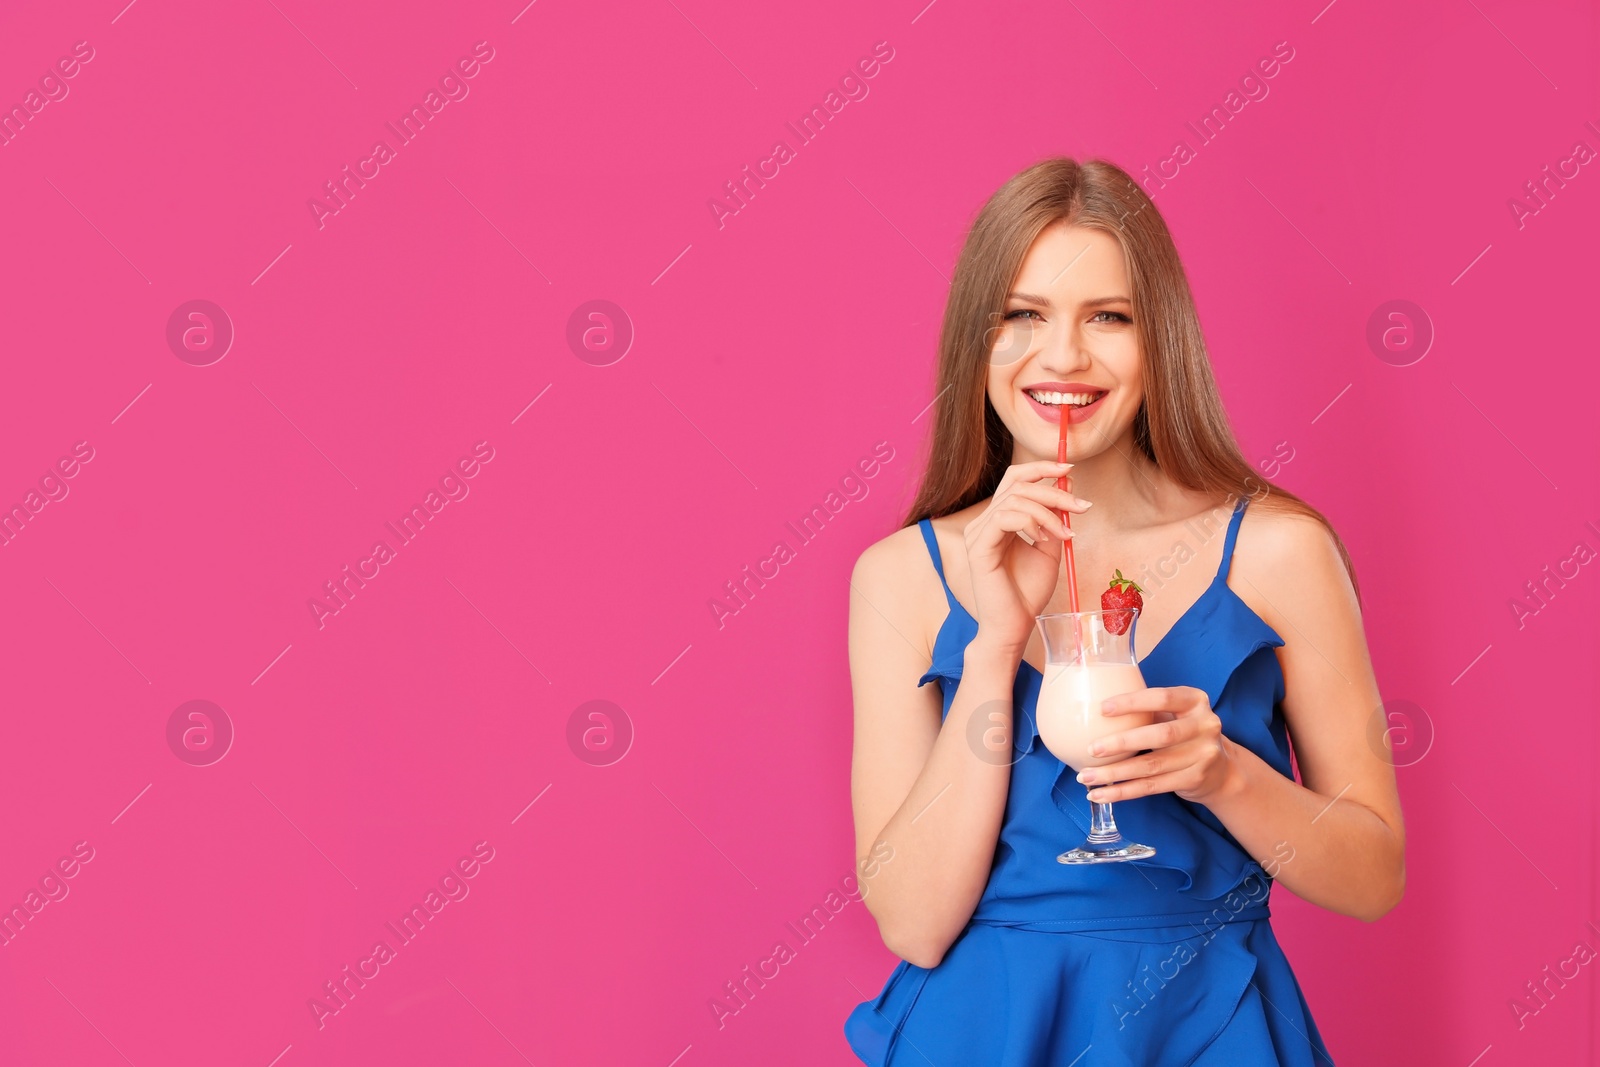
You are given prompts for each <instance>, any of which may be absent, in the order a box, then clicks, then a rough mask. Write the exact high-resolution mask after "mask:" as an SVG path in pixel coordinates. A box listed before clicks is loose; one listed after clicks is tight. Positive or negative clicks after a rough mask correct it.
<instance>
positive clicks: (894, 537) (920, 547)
mask: <svg viewBox="0 0 1600 1067" xmlns="http://www.w3.org/2000/svg"><path fill="white" fill-rule="evenodd" d="M850 595H851V603H852V605H853V606H854V607H856V608H865V609H866V610H867V613H868V614H870V615H877V616H881V619H882V621H884V622H887V623H888V624H889V625H891V626H893V627H894V628H895V629H897V630H899V631H900V632H901V633H902V634H905V635H907V636H911V637H913V638H914V639H917V638H920V637H924V636H926V632H927V629H928V627H927V622H928V620H929V619H931V618H933V616H934V614H935V613H936V612H937V611H938V609H939V608H940V607H942V606H943V604H944V593H943V590H942V588H941V586H940V585H939V576H938V574H937V573H935V571H934V569H933V561H932V559H931V558H930V557H929V555H928V546H927V545H926V544H925V543H924V542H923V540H922V531H921V530H919V529H918V528H917V526H916V525H915V524H912V525H910V526H905V527H902V528H901V529H898V530H896V531H894V532H893V533H891V534H889V535H888V536H887V537H884V538H882V539H881V540H879V541H875V542H873V543H872V544H871V545H868V546H867V548H866V549H865V550H864V551H863V552H862V553H861V555H860V556H859V557H857V559H856V563H855V567H854V569H853V570H852V571H851V573H850ZM926 643H929V644H930V645H931V641H929V642H926Z"/></svg>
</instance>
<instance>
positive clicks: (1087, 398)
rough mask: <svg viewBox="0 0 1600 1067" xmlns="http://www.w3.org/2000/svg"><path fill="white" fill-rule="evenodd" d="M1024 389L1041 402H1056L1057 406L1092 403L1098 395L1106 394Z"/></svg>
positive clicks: (1078, 405)
mask: <svg viewBox="0 0 1600 1067" xmlns="http://www.w3.org/2000/svg"><path fill="white" fill-rule="evenodd" d="M1024 391H1025V392H1026V393H1027V394H1028V395H1029V396H1031V397H1033V398H1034V399H1035V400H1037V401H1038V402H1039V403H1041V404H1054V405H1057V406H1059V405H1061V404H1067V405H1070V406H1072V407H1075V408H1081V407H1083V406H1084V405H1086V404H1092V403H1094V401H1095V399H1096V398H1097V397H1100V396H1103V395H1104V394H1103V393H1046V392H1041V391H1039V390H1036V389H1028V390H1024Z"/></svg>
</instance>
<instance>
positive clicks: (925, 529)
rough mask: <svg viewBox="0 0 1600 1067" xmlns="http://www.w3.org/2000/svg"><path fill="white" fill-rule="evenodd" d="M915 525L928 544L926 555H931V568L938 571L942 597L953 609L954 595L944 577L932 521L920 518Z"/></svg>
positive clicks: (937, 540) (954, 603)
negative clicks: (942, 588)
mask: <svg viewBox="0 0 1600 1067" xmlns="http://www.w3.org/2000/svg"><path fill="white" fill-rule="evenodd" d="M917 527H918V528H919V529H920V530H921V531H922V540H923V541H924V542H926V543H927V545H928V555H930V556H932V557H933V569H934V570H935V571H937V572H938V573H939V584H940V585H942V586H944V598H945V600H947V601H949V602H950V607H951V608H952V609H953V608H955V606H956V595H955V594H954V593H952V592H951V591H950V583H949V582H947V581H945V579H944V560H943V559H942V558H941V557H940V555H939V539H938V538H937V537H935V536H934V533H933V522H932V520H930V519H921V520H919V521H918V522H917Z"/></svg>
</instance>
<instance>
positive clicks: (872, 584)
mask: <svg viewBox="0 0 1600 1067" xmlns="http://www.w3.org/2000/svg"><path fill="white" fill-rule="evenodd" d="M1035 467H1039V468H1048V472H1047V473H1048V475H1049V477H1050V478H1053V477H1054V476H1055V475H1056V474H1057V473H1059V468H1058V467H1057V465H1055V464H1050V463H1039V464H1021V465H1018V466H1016V467H1012V468H1011V469H1010V470H1009V471H1008V472H1007V475H1006V478H1005V480H1003V481H1002V482H1001V486H1000V488H998V489H997V490H996V493H995V498H994V502H993V503H991V504H990V506H989V509H988V510H986V511H985V512H984V513H983V514H981V515H980V516H978V518H976V519H974V520H973V522H972V524H971V525H970V526H969V527H968V530H967V534H966V542H967V555H968V564H969V570H970V573H971V577H972V581H973V595H974V598H975V600H977V601H978V611H977V615H978V616H979V628H978V634H977V636H976V637H975V638H974V639H973V640H972V642H971V643H970V644H969V645H968V646H967V649H966V653H965V660H964V664H963V669H962V678H961V684H960V687H959V688H958V689H957V690H956V696H955V699H954V701H953V702H952V705H951V708H950V714H949V716H948V717H946V718H945V720H944V721H943V723H941V722H940V719H939V715H940V710H941V708H942V706H943V705H942V702H941V700H940V697H939V694H938V692H936V691H935V690H934V689H933V688H932V687H931V686H924V687H921V688H919V687H918V686H917V678H918V677H919V676H920V675H921V674H922V673H923V672H924V671H925V670H926V669H927V666H928V661H929V653H928V651H927V648H926V647H925V646H926V645H927V643H928V637H927V630H928V627H927V624H926V619H927V604H928V601H927V598H926V596H925V595H919V592H918V591H919V590H920V591H922V592H923V593H926V591H927V589H928V579H929V578H931V577H932V567H931V565H930V564H929V562H928V561H927V560H926V558H925V557H926V553H925V552H922V551H921V549H920V546H914V545H913V544H912V541H911V539H912V538H913V537H914V536H915V535H914V534H912V533H910V532H909V528H908V531H902V533H903V534H905V536H902V537H899V538H889V539H886V540H885V541H883V542H880V543H879V544H876V545H874V546H872V547H871V548H869V549H868V550H867V551H866V552H864V553H863V554H862V556H861V558H860V560H859V561H858V562H857V564H856V567H855V571H854V573H853V574H852V576H851V596H850V676H851V684H852V690H853V697H854V703H855V742H854V752H853V757H852V763H851V797H852V802H853V805H854V809H855V828H856V856H857V859H858V870H859V871H860V872H861V873H860V878H859V881H860V883H861V886H862V891H863V894H864V900H865V901H866V903H867V907H868V909H869V910H870V911H871V912H872V915H873V917H874V918H875V919H876V920H877V922H878V929H879V932H880V933H881V935H882V936H883V942H884V944H885V945H886V946H888V948H889V949H890V951H892V952H894V953H895V955H897V956H899V957H901V958H902V959H904V960H907V961H908V962H910V963H913V964H916V965H917V966H919V967H928V968H931V967H934V966H936V965H937V964H938V963H939V961H940V960H941V959H942V958H943V957H944V954H945V952H946V950H948V949H949V947H950V945H951V944H952V943H953V942H954V941H955V939H956V937H957V936H959V935H960V933H961V930H962V929H963V928H964V927H965V926H966V924H967V920H968V919H970V918H971V917H972V913H973V911H974V910H975V909H976V908H977V905H978V900H979V898H980V897H981V896H982V894H983V889H984V886H985V885H986V884H987V882H988V878H989V870H990V868H991V866H992V865H993V862H994V850H995V844H996V842H997V841H998V840H999V836H1000V823H1001V818H1002V816H1003V814H1004V812H1005V803H1006V793H1007V790H1008V789H1009V787H1010V782H1011V762H1012V757H1011V723H1012V717H1011V697H1012V688H1013V686H1014V684H1015V681H1016V672H1017V667H1018V665H1019V663H1020V661H1021V658H1022V651H1023V648H1024V647H1025V646H1026V644H1027V639H1028V636H1029V634H1030V632H1031V630H1032V626H1033V615H1034V614H1036V613H1037V612H1038V611H1039V610H1040V609H1042V607H1043V605H1044V603H1045V602H1047V601H1048V600H1049V597H1050V593H1051V592H1052V591H1053V590H1054V588H1055V579H1056V575H1057V573H1058V572H1059V567H1060V558H1061V545H1060V539H1061V538H1062V537H1063V536H1070V534H1069V533H1068V531H1066V529H1065V528H1064V525H1063V524H1062V522H1061V520H1060V518H1059V517H1058V516H1057V515H1056V514H1055V512H1054V511H1053V510H1052V508H1059V507H1062V506H1065V507H1067V508H1068V509H1069V510H1073V511H1081V510H1083V507H1085V506H1087V505H1083V504H1081V502H1078V501H1077V500H1076V499H1075V498H1073V497H1070V496H1068V495H1067V494H1065V493H1063V492H1061V491H1060V490H1057V489H1055V488H1054V486H1053V485H1051V484H1049V483H1048V481H1047V480H1046V479H1045V478H1044V477H1043V474H1044V473H1046V472H1045V471H1034V470H1033V469H1032V468H1035ZM1029 475H1033V476H1035V477H1033V478H1032V480H1024V479H1025V478H1027V476H1029ZM1041 526H1042V527H1043V532H1046V533H1048V534H1049V535H1050V536H1049V537H1048V539H1047V540H1046V539H1043V538H1041V529H1040V528H1041ZM1018 530H1028V531H1031V535H1030V536H1032V537H1033V538H1034V539H1035V541H1036V542H1037V544H1036V545H1034V546H1030V545H1028V544H1026V542H1024V541H1021V540H1019V539H1018V538H1017V537H1016V536H1015V534H1016V531H1018ZM917 541H919V542H920V538H917ZM914 548H915V551H913V549H914ZM941 600H942V597H941ZM919 609H920V611H919ZM919 644H920V645H921V646H923V647H919ZM974 720H976V721H974Z"/></svg>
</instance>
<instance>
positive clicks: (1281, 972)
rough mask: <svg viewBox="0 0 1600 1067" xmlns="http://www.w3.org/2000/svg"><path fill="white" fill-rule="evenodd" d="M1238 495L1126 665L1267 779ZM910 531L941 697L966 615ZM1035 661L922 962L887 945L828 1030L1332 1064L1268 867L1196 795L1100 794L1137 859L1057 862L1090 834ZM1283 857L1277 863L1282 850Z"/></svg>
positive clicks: (1267, 715) (1318, 1066)
mask: <svg viewBox="0 0 1600 1067" xmlns="http://www.w3.org/2000/svg"><path fill="white" fill-rule="evenodd" d="M1245 503H1246V501H1245V499H1244V498H1241V499H1240V500H1239V502H1238V504H1237V505H1235V507H1234V510H1233V516H1232V518H1231V520H1230V521H1229V523H1228V532H1227V538H1226V540H1225V541H1224V543H1223V551H1222V566H1221V567H1220V569H1219V570H1218V572H1217V576H1216V577H1215V578H1214V579H1213V580H1212V582H1211V585H1210V586H1209V587H1207V589H1206V591H1205V592H1204V593H1203V594H1201V596H1200V599H1199V600H1198V601H1196V602H1195V604H1194V605H1193V606H1192V607H1191V608H1190V609H1189V610H1188V611H1187V612H1185V613H1184V615H1183V616H1182V617H1181V618H1180V619H1179V620H1178V621H1177V622H1176V623H1175V624H1174V625H1173V627H1172V630H1171V631H1170V632H1169V633H1168V634H1167V635H1166V636H1165V637H1164V638H1162V640H1161V641H1160V642H1159V643H1158V644H1157V645H1156V647H1155V648H1154V649H1152V650H1151V651H1150V653H1149V654H1148V655H1147V656H1145V658H1144V659H1143V660H1141V661H1140V663H1139V669H1140V671H1141V673H1143V675H1144V679H1145V682H1146V683H1147V684H1148V685H1150V686H1152V687H1155V686H1174V685H1189V686H1194V687H1196V688H1198V689H1203V690H1204V691H1205V693H1206V695H1207V696H1208V697H1209V698H1210V700H1211V706H1212V708H1213V709H1215V711H1216V713H1217V715H1218V716H1219V717H1220V718H1221V720H1222V728H1223V732H1224V733H1225V734H1227V736H1228V737H1229V738H1230V739H1232V740H1233V741H1234V742H1235V743H1237V744H1240V745H1243V746H1244V747H1246V748H1248V749H1250V750H1251V751H1252V752H1254V753H1255V754H1256V755H1258V756H1260V757H1261V758H1262V759H1263V760H1265V761H1266V762H1267V763H1269V764H1271V765H1272V767H1273V768H1274V769H1275V770H1277V771H1278V772H1279V773H1281V774H1283V775H1284V776H1285V777H1289V776H1291V769H1290V764H1289V738H1288V731H1287V728H1286V726H1285V723H1284V718H1283V713H1282V710H1281V708H1280V706H1279V705H1280V704H1281V702H1282V700H1283V696H1284V681H1283V672H1282V670H1281V668H1280V667H1279V665H1278V659H1277V656H1276V655H1275V653H1274V652H1273V649H1275V648H1278V647H1280V646H1282V645H1283V643H1284V641H1283V638H1281V637H1279V636H1278V634H1277V633H1276V632H1275V631H1274V630H1273V629H1272V628H1271V627H1270V626H1268V625H1267V624H1266V622H1265V621H1263V620H1262V618H1261V617H1260V616H1259V615H1257V614H1256V613H1255V612H1254V611H1252V610H1251V609H1250V607H1249V606H1248V605H1246V604H1245V602H1244V601H1243V600H1241V599H1240V598H1239V597H1238V595H1237V594H1235V593H1234V592H1233V590H1231V589H1230V588H1229V587H1228V583H1227V576H1228V565H1229V563H1230V561H1231V560H1232V558H1233V547H1234V542H1235V540H1236V539H1237V537H1238V533H1239V520H1240V518H1241V517H1242V515H1243V514H1244V507H1245ZM920 525H921V527H922V536H923V539H924V540H925V541H926V542H927V544H928V551H929V552H930V553H931V554H932V556H933V565H934V568H935V569H936V570H937V571H938V572H939V580H940V582H942V583H944V590H945V598H946V599H947V600H948V601H949V603H950V613H949V615H948V616H947V617H946V619H945V622H944V625H943V626H942V627H940V630H939V634H938V636H937V638H936V639H935V641H934V648H933V666H932V667H931V668H930V669H929V670H928V672H927V673H926V674H925V675H923V676H922V679H921V681H920V682H919V683H918V684H919V685H922V684H926V683H928V682H930V681H935V680H937V681H938V682H939V687H940V689H941V690H942V691H943V694H944V713H945V714H946V715H948V714H949V712H950V705H951V702H952V701H953V699H954V697H955V692H956V687H957V686H958V685H959V684H960V682H961V670H962V663H963V652H964V650H965V648H966V646H967V644H968V643H969V642H970V641H971V640H972V638H973V637H974V636H975V635H976V634H977V629H978V624H977V621H976V620H975V619H973V618H972V616H971V615H969V614H968V613H967V612H966V610H965V609H964V608H963V607H962V606H961V604H960V603H959V602H958V601H957V600H956V598H955V596H954V595H953V594H952V593H951V592H950V586H949V583H948V582H945V578H944V565H943V562H942V561H941V559H940V557H939V545H938V542H937V541H936V540H935V539H934V534H933V527H932V525H931V524H930V523H929V522H928V520H926V519H924V520H923V521H922V522H921V524H920ZM1040 681H1041V677H1040V675H1039V672H1038V670H1037V669H1035V668H1034V667H1033V666H1032V665H1031V664H1029V663H1027V662H1026V661H1023V663H1022V664H1021V666H1020V667H1019V669H1018V673H1017V679H1016V684H1015V687H1014V689H1013V698H1014V699H1013V704H1012V706H1013V708H1014V709H1015V710H1014V712H1013V714H1014V715H1015V717H1016V720H1015V724H1014V730H1013V733H1012V738H1013V740H1012V745H1013V748H1014V752H1013V758H1014V760H1015V762H1014V763H1013V764H1012V767H1011V786H1010V792H1009V794H1008V795H1007V797H1006V807H1005V815H1004V819H1003V822H1002V824H1001V827H1000V839H999V842H998V844H997V845H996V847H995V853H994V866H993V867H992V868H991V870H990V872H989V882H988V885H987V886H985V888H984V891H983V896H982V898H981V899H980V900H979V901H978V906H977V909H976V911H975V912H974V913H973V916H972V918H971V920H970V921H969V922H968V924H967V926H966V928H965V929H964V930H963V931H962V932H961V934H960V936H959V937H957V938H956V940H955V943H954V944H952V945H951V946H950V949H949V951H947V952H946V953H945V955H944V958H943V959H942V960H941V961H940V962H939V964H938V966H936V967H934V968H932V969H931V970H929V969H925V968H922V967H918V966H915V965H914V964H911V963H907V962H904V961H902V962H901V963H900V964H899V965H897V966H896V967H895V968H894V970H893V971H892V972H891V973H890V975H889V978H888V981H887V982H885V984H884V987H883V990H882V991H881V992H880V993H879V994H878V995H877V996H876V997H874V998H873V999H871V1000H869V1001H866V1002H864V1003H862V1004H860V1005H858V1006H857V1007H856V1008H855V1010H854V1011H853V1012H851V1013H850V1017H849V1018H848V1019H847V1020H846V1021H845V1026H844V1030H845V1036H846V1038H847V1039H848V1040H849V1042H850V1047H851V1048H852V1049H854V1050H855V1053H856V1055H857V1056H859V1057H860V1058H861V1060H862V1062H863V1063H867V1064H871V1065H873V1067H889V1065H893V1067H900V1065H922V1067H926V1065H928V1064H933V1065H936V1067H976V1065H980V1064H981V1065H996V1067H1069V1065H1070V1067H1168V1065H1171V1067H1180V1065H1192V1067H1240V1065H1249V1067H1253V1065H1256V1064H1283V1065H1293V1067H1331V1065H1332V1063H1333V1059H1332V1058H1331V1057H1330V1056H1329V1055H1328V1051H1327V1048H1326V1047H1325V1046H1324V1045H1323V1043H1322V1038H1321V1036H1320V1035H1319V1034H1318V1032H1317V1026H1316V1023H1315V1022H1313V1021H1312V1018H1311V1010H1310V1008H1309V1007H1308V1006H1307V1005H1306V1002H1305V998H1304V996H1303V995H1302V994H1301V992H1300V984H1299V982H1298V981H1296V979H1295V976H1294V972H1293V970H1291V969H1290V966H1289V961H1288V959H1287V958H1286V957H1285V956H1284V954H1283V949H1282V948H1281V947H1279V945H1278V940H1277V938H1276V936H1274V934H1273V932H1272V925H1271V923H1270V921H1269V919H1268V915H1269V912H1268V908H1267V902H1268V896H1269V894H1270V891H1271V888H1272V883H1271V879H1270V878H1269V877H1268V876H1267V874H1266V872H1265V871H1264V870H1263V868H1262V867H1261V865H1260V864H1258V863H1257V862H1256V861H1255V860H1253V859H1251V858H1250V856H1249V855H1248V854H1247V853H1246V852H1245V851H1244V850H1243V849H1242V848H1240V847H1239V844H1238V842H1236V841H1235V840H1234V838H1233V835H1232V834H1230V833H1229V832H1228V830H1227V829H1226V827H1224V826H1223V825H1222V823H1221V822H1220V821H1219V820H1218V819H1217V818H1216V816H1214V815H1212V814H1211V812H1210V811H1209V810H1207V809H1206V807H1205V806H1204V805H1201V804H1195V803H1191V802H1189V801H1186V800H1183V799H1181V798H1179V797H1178V796H1177V795H1176V794H1174V793H1157V794H1155V795H1153V796H1147V797H1138V798H1135V799H1132V800H1123V801H1118V802H1117V803H1116V807H1115V813H1116V820H1117V825H1118V828H1119V829H1120V830H1121V831H1122V834H1123V836H1124V837H1125V838H1127V839H1129V840H1131V841H1139V842H1143V843H1144V844H1147V845H1151V846H1153V847H1154V848H1155V849H1156V855H1155V856H1154V857H1152V858H1151V859H1148V860H1135V861H1131V862H1123V863H1104V864H1091V865H1085V866H1067V865H1064V864H1061V863H1058V862H1056V856H1057V855H1059V854H1060V853H1062V852H1064V851H1066V850H1067V849H1069V848H1072V847H1075V846H1077V845H1078V844H1081V843H1082V841H1083V839H1084V837H1085V836H1086V835H1087V834H1088V831H1089V802H1088V800H1087V798H1086V796H1085V793H1086V789H1085V787H1084V786H1082V785H1080V784H1078V782H1077V778H1076V775H1075V773H1074V772H1073V771H1072V770H1071V769H1070V768H1068V767H1067V766H1066V765H1065V764H1063V763H1062V762H1061V761H1060V760H1058V759H1056V757H1055V756H1053V755H1052V754H1051V753H1050V750H1049V749H1047V748H1046V747H1045V746H1044V743H1043V742H1042V741H1040V740H1039V731H1038V730H1037V728H1036V727H1035V726H1034V722H1033V719H1034V707H1035V704H1036V702H1037V699H1038V695H1039V683H1040ZM1290 862H1292V860H1290Z"/></svg>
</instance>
